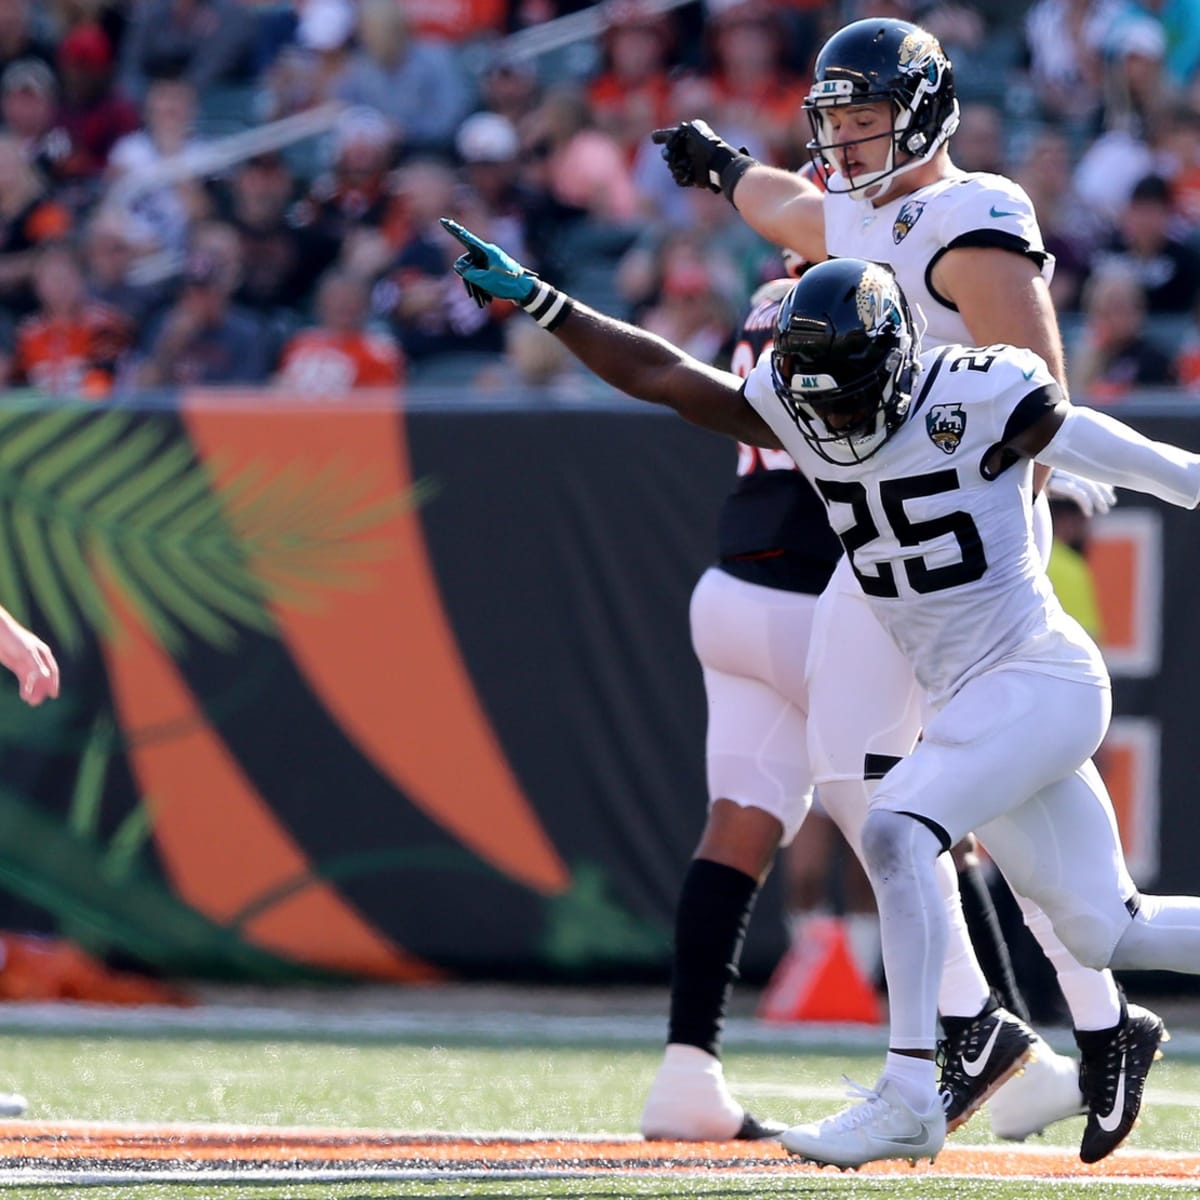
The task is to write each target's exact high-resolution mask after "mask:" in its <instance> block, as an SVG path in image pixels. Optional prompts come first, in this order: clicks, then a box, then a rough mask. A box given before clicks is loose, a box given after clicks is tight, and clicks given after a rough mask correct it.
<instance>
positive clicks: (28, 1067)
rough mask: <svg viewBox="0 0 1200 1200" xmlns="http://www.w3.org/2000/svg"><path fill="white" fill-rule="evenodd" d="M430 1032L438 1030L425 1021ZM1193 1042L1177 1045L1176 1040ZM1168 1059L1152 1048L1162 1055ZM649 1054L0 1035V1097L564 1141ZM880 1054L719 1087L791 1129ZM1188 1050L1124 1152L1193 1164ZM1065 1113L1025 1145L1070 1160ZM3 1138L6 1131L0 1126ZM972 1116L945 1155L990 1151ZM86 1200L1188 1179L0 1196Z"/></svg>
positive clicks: (1088, 1189) (740, 1073) (492, 1184)
mask: <svg viewBox="0 0 1200 1200" xmlns="http://www.w3.org/2000/svg"><path fill="white" fill-rule="evenodd" d="M441 1024H442V1025H443V1026H444V1025H445V1022H442V1023H441ZM1193 1041H1194V1039H1193ZM1168 1049H1170V1047H1168ZM657 1058H658V1049H657V1047H656V1046H654V1045H650V1044H641V1045H634V1044H628V1043H623V1042H611V1043H605V1044H587V1045H582V1044H574V1045H573V1044H570V1043H569V1041H565V1040H561V1039H560V1040H554V1041H548V1040H544V1039H540V1038H539V1039H526V1040H525V1041H524V1042H522V1040H521V1039H520V1038H519V1037H516V1036H514V1037H513V1038H512V1039H511V1040H508V1039H503V1038H499V1037H496V1036H490V1037H486V1038H483V1037H458V1038H452V1037H448V1036H446V1034H445V1031H444V1029H439V1030H438V1032H437V1034H436V1035H435V1036H431V1037H429V1038H428V1039H420V1038H418V1037H413V1036H407V1037H404V1038H399V1039H397V1038H396V1037H372V1038H357V1039H356V1038H353V1037H345V1036H339V1037H336V1038H332V1037H325V1038H311V1037H309V1038H305V1037H299V1036H295V1035H288V1036H270V1035H249V1034H239V1035H236V1036H219V1035H217V1034H214V1033H206V1034H205V1035H204V1036H181V1035H171V1034H156V1035H154V1036H149V1037H141V1036H136V1035H134V1034H131V1033H121V1034H107V1035H87V1036H81V1035H67V1034H62V1033H50V1032H47V1033H28V1032H25V1033H16V1032H10V1033H6V1034H0V1087H2V1088H12V1089H18V1090H21V1091H23V1092H24V1093H25V1094H26V1095H27V1096H29V1097H30V1099H31V1101H32V1108H31V1111H30V1113H29V1115H28V1119H30V1120H32V1121H36V1122H42V1121H45V1122H59V1121H97V1122H104V1123H113V1122H142V1123H175V1122H188V1123H220V1124H227V1125H228V1124H233V1125H252V1126H268V1127H270V1126H337V1127H359V1128H373V1129H384V1130H392V1131H404V1132H410V1133H415V1132H428V1131H437V1132H441V1133H448V1134H464V1135H467V1134H482V1133H500V1132H524V1133H533V1132H557V1133H566V1132H569V1133H574V1134H580V1135H589V1134H590V1135H595V1134H601V1133H610V1134H615V1135H628V1134H631V1133H633V1132H635V1131H636V1128H637V1118H638V1113H639V1111H640V1106H641V1102H642V1098H643V1093H644V1090H645V1088H646V1086H647V1084H648V1082H649V1080H650V1077H651V1075H652V1073H653V1071H654V1068H655V1065H656V1063H657ZM879 1062H880V1054H879V1053H878V1052H877V1051H876V1050H874V1049H871V1050H862V1049H840V1050H838V1049H833V1050H831V1049H824V1050H817V1049H802V1048H798V1047H796V1046H794V1045H789V1046H783V1047H781V1048H778V1049H772V1048H769V1047H765V1046H748V1045H738V1044H735V1045H733V1046H732V1047H731V1048H730V1049H729V1050H728V1051H727V1053H726V1066H727V1074H728V1076H729V1078H730V1080H731V1082H732V1083H733V1085H734V1088H735V1091H736V1092H737V1093H738V1094H739V1096H740V1098H741V1099H743V1100H744V1101H745V1102H746V1103H747V1104H748V1105H750V1106H751V1107H752V1108H753V1109H754V1110H755V1111H756V1112H758V1113H760V1114H762V1115H767V1116H774V1117H779V1118H781V1119H785V1120H788V1121H792V1122H795V1121H799V1120H804V1119H809V1118H812V1117H816V1116H820V1115H822V1114H825V1113H828V1112H830V1111H832V1110H833V1109H835V1108H837V1107H840V1105H841V1103H842V1093H843V1088H844V1085H843V1084H842V1082H841V1076H842V1074H843V1073H845V1074H847V1075H849V1076H850V1077H851V1078H854V1079H857V1080H859V1081H862V1082H870V1081H871V1080H873V1079H874V1077H875V1075H876V1073H877V1070H878V1066H879ZM1198 1113H1200V1055H1197V1054H1196V1053H1195V1052H1194V1050H1192V1051H1190V1052H1188V1051H1185V1052H1178V1051H1177V1052H1172V1053H1169V1055H1168V1057H1167V1058H1166V1059H1164V1060H1163V1061H1162V1062H1161V1063H1159V1064H1158V1066H1157V1067H1156V1068H1155V1071H1154V1074H1153V1076H1152V1077H1151V1084H1150V1088H1149V1091H1148V1097H1147V1102H1146V1105H1145V1108H1144V1110H1143V1118H1142V1123H1141V1125H1140V1126H1139V1127H1138V1129H1137V1130H1135V1132H1134V1135H1133V1137H1132V1138H1131V1139H1130V1143H1129V1145H1130V1147H1131V1148H1133V1149H1137V1150H1164V1151H1184V1152H1190V1153H1197V1152H1200V1116H1198ZM1082 1126H1083V1121H1082V1118H1079V1119H1076V1120H1072V1121H1068V1122H1064V1123H1062V1124H1060V1125H1059V1126H1056V1127H1055V1128H1054V1129H1053V1130H1052V1131H1051V1132H1050V1134H1049V1135H1048V1136H1047V1137H1046V1138H1044V1139H1039V1141H1041V1142H1042V1143H1043V1144H1045V1145H1061V1146H1064V1147H1074V1146H1076V1145H1077V1144H1078V1139H1079V1135H1080V1131H1081V1130H1082ZM10 1128H11V1127H10ZM993 1142H994V1139H993V1138H992V1136H991V1134H990V1131H989V1129H988V1125H987V1121H986V1117H985V1115H980V1116H977V1117H976V1118H975V1120H974V1121H973V1122H972V1123H971V1124H970V1125H968V1126H967V1127H966V1128H965V1129H964V1130H962V1131H961V1132H959V1133H958V1134H956V1135H955V1136H954V1137H953V1138H952V1139H951V1141H950V1143H949V1144H950V1145H956V1144H959V1143H969V1144H979V1145H986V1144H990V1143H993ZM80 1195H84V1196H86V1197H87V1200H117V1197H133V1198H134V1200H152V1198H153V1200H166V1198H170V1200H175V1198H177V1197H179V1198H183V1197H187V1198H188V1200H199V1198H200V1197H208V1196H215V1197H217V1198H218V1200H235V1198H236V1200H252V1198H258V1197H270V1200H282V1198H283V1197H287V1198H288V1200H292V1198H293V1197H294V1198H297V1200H308V1198H309V1197H314V1198H315V1197H336V1198H344V1200H350V1198H353V1200H377V1198H380V1197H391V1196H428V1197H439V1198H443V1197H453V1196H461V1197H472V1198H474V1197H481V1198H482V1197H490V1198H499V1197H553V1198H554V1200H565V1198H568V1197H580V1198H581V1200H582V1198H584V1197H607V1198H610V1200H617V1198H620V1197H626V1196H628V1197H645V1196H652V1197H664V1198H665V1197H668V1196H672V1197H673V1196H684V1197H691V1196H696V1197H700V1196H704V1197H760V1196H761V1197H773V1196H784V1195H786V1196H790V1197H800V1198H805V1200H807V1198H809V1197H825V1196H828V1197H831V1198H833V1200H840V1198H843V1197H859V1196H861V1197H885V1196H886V1197H889V1200H918V1198H919V1200H950V1198H951V1197H954V1198H955V1200H964V1198H967V1197H969V1198H970V1200H1016V1198H1017V1197H1021V1198H1025V1197H1031V1198H1035V1200H1036V1198H1038V1197H1047V1198H1054V1200H1058V1198H1060V1197H1061V1198H1063V1200H1074V1198H1077V1197H1085V1196H1097V1195H1099V1196H1104V1197H1116V1198H1119V1200H1159V1198H1160V1197H1167V1196H1170V1197H1172V1200H1180V1198H1181V1197H1185V1196H1186V1197H1189V1198H1194V1197H1197V1196H1200V1180H1194V1181H1193V1182H1192V1184H1191V1185H1188V1184H1178V1183H1177V1184H1165V1183H1164V1184H1158V1183H1155V1182H1152V1181H1150V1180H1144V1181H1140V1182H1138V1183H1137V1184H1136V1185H1121V1184H1116V1183H1111V1182H1104V1181H1099V1180H1095V1181H1086V1182H1064V1183H1059V1182H1054V1181H1050V1180H1044V1179H1029V1178H1011V1179H969V1180H964V1179H962V1178H937V1177H933V1176H927V1175H923V1174H921V1173H920V1172H914V1173H913V1174H912V1176H901V1177H898V1178H878V1177H876V1178H872V1177H867V1176H858V1175H853V1174H841V1173H839V1172H836V1171H832V1170H826V1171H823V1172H820V1173H819V1174H817V1173H803V1174H801V1173H796V1172H792V1173H788V1174H779V1175H757V1176H748V1175H745V1174H743V1175H730V1174H724V1173H722V1174H717V1173H713V1174H712V1175H711V1177H706V1176H705V1175H704V1174H703V1173H698V1174H687V1175H683V1174H678V1173H677V1174H674V1175H672V1174H671V1173H670V1172H669V1171H664V1172H660V1173H658V1174H653V1175H645V1174H639V1175H625V1174H615V1173H611V1174H600V1175H598V1176H595V1177H591V1178H581V1177H574V1178H566V1179H530V1180H518V1179H505V1178H482V1179H471V1178H466V1177H457V1178H447V1179H441V1178H438V1179H421V1180H415V1179H410V1180H392V1181H382V1182H371V1181H368V1180H363V1179H357V1180H345V1181H344V1182H338V1181H325V1182H314V1183H306V1182H303V1181H302V1180H301V1179H300V1178H299V1177H297V1178H295V1179H292V1180H288V1181H286V1182H279V1183H275V1184H271V1185H266V1184H256V1183H253V1182H251V1181H249V1180H247V1181H245V1182H238V1183H231V1184H228V1185H220V1184H216V1183H213V1182H211V1181H204V1182H201V1181H197V1182H196V1183H194V1184H192V1183H169V1184H164V1183H155V1182H151V1181H150V1180H149V1179H147V1181H146V1182H145V1183H123V1184H122V1185H121V1186H119V1187H106V1186H87V1187H86V1188H85V1187H83V1186H81V1185H79V1184H74V1183H72V1184H70V1185H69V1186H68V1185H53V1184H46V1185H43V1186H37V1187H24V1186H21V1185H20V1184H19V1183H15V1181H14V1185H12V1186H8V1187H6V1188H5V1189H4V1197H5V1200H9V1198H13V1200H18V1198H19V1200H25V1198H26V1197H29V1198H33V1197H37V1198H38V1200H49V1198H50V1197H55V1198H57V1197H59V1196H61V1197H64V1198H65V1197H76V1196H80Z"/></svg>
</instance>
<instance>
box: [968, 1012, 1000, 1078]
mask: <svg viewBox="0 0 1200 1200" xmlns="http://www.w3.org/2000/svg"><path fill="white" fill-rule="evenodd" d="M999 1036H1000V1022H999V1021H997V1022H996V1024H995V1025H994V1026H993V1027H992V1036H991V1037H989V1038H988V1040H987V1041H986V1042H985V1043H984V1046H983V1049H982V1050H981V1051H980V1052H979V1054H978V1056H977V1057H975V1058H968V1057H967V1056H966V1055H965V1054H964V1055H963V1059H962V1067H963V1070H964V1071H966V1073H967V1074H968V1075H970V1076H971V1077H972V1078H974V1077H975V1076H976V1075H978V1074H980V1073H981V1072H982V1071H983V1069H984V1067H986V1066H987V1064H988V1059H989V1058H991V1057H992V1050H993V1048H994V1047H995V1045H996V1039H997V1038H998V1037H999Z"/></svg>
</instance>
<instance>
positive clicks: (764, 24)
mask: <svg viewBox="0 0 1200 1200" xmlns="http://www.w3.org/2000/svg"><path fill="white" fill-rule="evenodd" d="M708 9H709V19H708V20H709V24H708V28H709V35H710V38H711V42H712V58H713V69H712V72H711V74H710V75H709V77H708V82H709V84H710V86H711V88H712V97H713V104H714V105H715V112H714V116H715V117H716V128H718V129H725V128H730V129H747V130H753V131H756V132H757V133H758V135H759V137H760V138H762V139H763V140H765V142H766V144H767V148H768V150H769V153H770V155H771V159H772V161H773V162H776V163H778V164H779V165H781V166H790V167H799V166H801V165H802V164H803V163H804V162H806V161H807V154H806V153H805V150H804V146H803V143H801V144H800V145H796V144H794V143H795V141H796V137H795V129H796V128H799V127H800V126H801V125H803V126H804V127H805V129H806V128H807V122H800V121H798V120H797V118H798V116H799V114H800V112H801V106H802V105H803V103H804V97H805V95H806V94H807V92H808V87H807V84H806V83H805V82H804V81H803V80H801V79H799V78H797V77H796V76H795V75H793V74H792V73H791V71H790V70H789V69H788V68H787V66H786V64H785V53H786V51H787V50H788V49H789V47H788V42H787V39H786V37H785V36H784V30H785V28H786V27H785V25H784V23H783V20H782V19H781V16H780V13H779V11H778V10H777V9H776V8H775V6H774V5H773V4H771V3H770V0H709V6H708ZM813 49H815V46H814V47H813Z"/></svg>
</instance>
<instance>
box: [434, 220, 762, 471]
mask: <svg viewBox="0 0 1200 1200" xmlns="http://www.w3.org/2000/svg"><path fill="white" fill-rule="evenodd" d="M442 225H443V226H444V227H445V228H446V230H447V231H448V232H449V233H451V234H453V235H454V237H456V238H457V239H458V240H459V241H460V242H461V243H462V244H463V245H464V246H465V247H466V248H467V250H466V253H465V254H463V255H461V256H460V257H459V259H458V260H457V261H456V262H455V264H454V269H455V271H456V272H457V273H458V274H459V275H460V276H461V277H462V280H463V283H464V284H465V286H466V288H467V291H468V292H469V293H470V294H471V295H472V296H473V297H474V298H475V299H476V301H477V302H480V303H487V301H488V299H490V298H491V297H498V298H499V299H502V300H511V301H512V302H513V303H514V304H516V305H517V306H518V307H520V308H523V309H524V310H525V311H526V312H527V313H529V315H530V316H532V317H533V318H534V320H536V321H537V323H538V324H539V325H541V326H542V328H543V329H547V330H549V331H550V332H551V333H553V334H554V336H555V337H557V338H558V340H559V341H560V342H562V344H563V345H564V346H566V347H567V349H568V350H570V351H571V353H572V354H574V355H575V357H576V358H578V359H579V361H580V362H582V363H583V365H584V366H585V367H587V368H588V369H589V370H591V371H593V372H594V373H595V374H596V375H598V376H599V377H600V378H601V379H603V380H604V381H605V382H606V383H609V384H611V385H612V386H613V387H615V388H618V389H619V390H620V391H622V392H625V393H626V394H627V395H630V396H633V397H634V398H635V399H638V400H646V401H649V402H650V403H651V404H663V405H666V407H668V408H673V409H674V410H675V411H676V412H677V413H678V414H679V415H680V416H681V417H684V418H685V419H687V420H689V421H692V422H693V423H694V424H696V425H700V426H703V427H704V428H705V429H711V430H713V431H714V432H716V433H724V434H727V435H728V436H729V437H732V438H736V439H737V440H738V441H742V442H746V443H748V444H750V445H754V446H767V447H771V448H775V449H779V448H781V447H780V442H779V440H778V439H777V438H776V436H775V434H774V433H772V432H771V429H770V428H769V427H768V425H767V424H766V422H765V421H763V419H762V418H761V417H760V416H759V415H758V413H756V412H755V411H754V409H753V408H752V407H751V406H750V404H749V402H748V401H747V400H746V398H745V396H744V395H743V394H742V390H741V384H742V381H741V380H740V379H739V378H738V377H737V376H736V375H731V374H730V373H729V372H728V371H721V370H718V369H717V368H716V367H711V366H709V365H708V364H707V363H703V362H701V361H700V360H699V359H695V358H692V357H691V355H689V354H685V353H684V352H683V351H682V350H680V349H678V348H677V347H675V346H673V345H671V343H670V342H667V341H665V340H664V339H662V338H660V337H656V336H655V335H654V334H652V333H646V332H645V331H644V330H641V329H638V328H636V327H635V326H633V325H628V324H626V323H625V322H623V321H615V320H613V319H612V318H611V317H606V316H604V315H603V314H602V313H598V312H596V311H595V310H594V309H591V308H588V307H587V306H586V305H584V304H580V303H579V302H578V301H577V300H572V299H571V298H570V297H569V296H567V295H566V294H565V293H563V292H560V291H558V290H556V289H555V288H552V287H550V285H549V284H547V283H544V282H543V281H542V280H540V279H539V278H538V277H537V276H536V275H534V274H532V273H531V272H529V271H527V270H525V268H524V267H522V266H521V264H520V263H518V262H516V260H514V259H513V258H511V257H509V255H507V254H505V253H504V251H503V250H501V249H500V248H499V247H498V246H493V245H492V244H491V243H490V242H485V241H483V240H482V239H480V238H478V237H476V236H475V235H474V234H473V233H471V231H470V230H469V229H464V228H463V226H461V225H459V224H458V223H457V222H455V221H451V220H450V219H449V218H447V217H443V218H442Z"/></svg>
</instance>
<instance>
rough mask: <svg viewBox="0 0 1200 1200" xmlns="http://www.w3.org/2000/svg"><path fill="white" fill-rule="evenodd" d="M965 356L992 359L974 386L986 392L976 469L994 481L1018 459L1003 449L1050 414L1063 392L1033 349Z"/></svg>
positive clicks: (990, 349)
mask: <svg viewBox="0 0 1200 1200" xmlns="http://www.w3.org/2000/svg"><path fill="white" fill-rule="evenodd" d="M968 353H969V354H971V355H974V356H980V355H983V356H988V355H994V356H995V357H994V358H993V360H992V362H991V364H990V365H989V366H988V368H987V370H986V372H984V373H983V374H982V375H981V376H980V378H979V382H978V384H977V386H979V387H983V388H986V389H987V403H986V405H985V406H984V407H985V410H986V413H987V417H986V423H987V424H986V428H987V448H986V449H985V450H984V452H983V457H982V459H981V460H980V464H979V469H980V473H981V474H982V475H983V477H984V478H985V479H996V478H997V477H999V476H1000V475H1002V474H1003V473H1004V472H1005V471H1007V470H1008V468H1009V467H1011V466H1012V465H1013V464H1014V463H1016V462H1017V461H1018V459H1019V457H1020V456H1019V455H1018V454H1016V453H1015V452H1013V451H1005V450H1003V447H1004V446H1005V445H1007V443H1009V442H1011V441H1012V440H1013V439H1014V438H1016V437H1019V436H1020V435H1021V434H1022V433H1024V432H1025V431H1026V430H1027V429H1029V428H1030V427H1031V426H1033V425H1036V424H1037V422H1038V421H1040V420H1041V419H1042V418H1043V417H1044V416H1045V415H1046V414H1047V413H1048V412H1050V411H1052V410H1053V409H1054V408H1055V407H1056V406H1057V405H1058V404H1059V403H1060V402H1061V401H1062V399H1063V394H1062V389H1061V388H1060V387H1059V386H1058V383H1057V381H1056V380H1055V378H1054V376H1053V375H1051V374H1050V368H1049V367H1048V366H1046V363H1045V361H1044V360H1043V359H1042V358H1040V357H1039V356H1038V355H1036V354H1035V353H1034V352H1033V351H1032V350H1026V349H1022V348H1020V347H1017V346H988V347H986V348H984V349H983V350H971V351H968ZM977 361H983V360H981V359H978V357H977Z"/></svg>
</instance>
